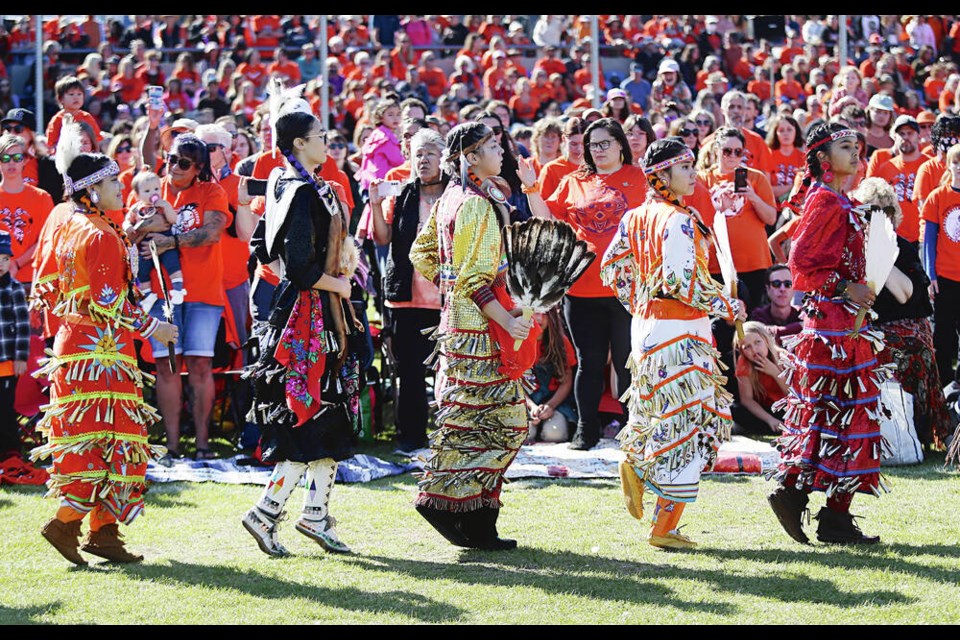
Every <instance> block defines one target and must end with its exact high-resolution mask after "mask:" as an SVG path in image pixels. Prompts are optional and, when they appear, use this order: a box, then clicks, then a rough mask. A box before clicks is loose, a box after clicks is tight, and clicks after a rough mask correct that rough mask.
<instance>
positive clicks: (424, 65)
mask: <svg viewBox="0 0 960 640" xmlns="http://www.w3.org/2000/svg"><path fill="white" fill-rule="evenodd" d="M420 80H422V81H423V83H424V84H425V85H427V93H428V94H430V97H431V98H432V99H434V100H436V99H438V98H439V97H440V96H442V95H443V94H444V93H446V91H447V75H446V74H445V73H444V72H443V69H441V68H440V67H438V66H437V56H436V54H435V53H433V52H432V51H426V52H424V54H423V55H422V56H421V57H420Z"/></svg>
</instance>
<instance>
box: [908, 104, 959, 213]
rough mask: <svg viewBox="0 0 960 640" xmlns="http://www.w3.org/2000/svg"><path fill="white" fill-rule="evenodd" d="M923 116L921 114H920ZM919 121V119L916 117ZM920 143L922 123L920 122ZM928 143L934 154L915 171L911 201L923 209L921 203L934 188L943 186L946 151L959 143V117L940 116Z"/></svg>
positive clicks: (945, 169) (945, 171)
mask: <svg viewBox="0 0 960 640" xmlns="http://www.w3.org/2000/svg"><path fill="white" fill-rule="evenodd" d="M920 115H921V116H923V114H920ZM917 122H920V119H919V118H918V119H917ZM920 129H921V133H920V135H921V144H922V136H923V131H922V130H923V124H922V123H921V124H920ZM930 143H931V145H932V148H933V150H934V151H935V152H936V156H935V157H934V158H931V159H930V160H927V161H926V162H924V163H923V164H922V165H921V166H920V170H919V171H918V172H917V185H916V187H915V188H914V190H913V201H914V202H915V203H916V205H917V207H919V209H920V211H923V203H924V201H925V200H926V199H927V196H929V195H930V194H931V193H933V191H934V189H936V188H938V187H941V186H943V184H944V181H945V178H946V177H947V159H946V158H947V152H948V151H950V149H951V148H953V146H954V145H956V144H958V143H960V117H957V116H948V115H943V116H940V118H938V119H937V120H936V123H935V124H934V125H933V129H932V131H931V134H930Z"/></svg>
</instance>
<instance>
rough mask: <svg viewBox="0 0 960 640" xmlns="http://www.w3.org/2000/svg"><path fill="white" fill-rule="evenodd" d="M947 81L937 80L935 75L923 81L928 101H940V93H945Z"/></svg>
mask: <svg viewBox="0 0 960 640" xmlns="http://www.w3.org/2000/svg"><path fill="white" fill-rule="evenodd" d="M946 86H947V82H946V81H945V80H937V79H936V78H934V77H932V76H931V77H929V78H927V81H926V82H924V83H923V93H924V96H925V97H926V99H927V102H928V103H938V102H939V100H940V94H941V93H943V90H944V88H946Z"/></svg>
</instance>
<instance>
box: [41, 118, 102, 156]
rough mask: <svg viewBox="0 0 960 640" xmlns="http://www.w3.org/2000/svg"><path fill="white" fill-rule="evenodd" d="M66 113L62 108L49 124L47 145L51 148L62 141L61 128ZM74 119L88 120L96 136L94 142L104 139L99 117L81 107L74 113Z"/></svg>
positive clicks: (79, 120)
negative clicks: (98, 120)
mask: <svg viewBox="0 0 960 640" xmlns="http://www.w3.org/2000/svg"><path fill="white" fill-rule="evenodd" d="M64 115H66V111H64V110H63V109H61V110H60V111H57V113H56V115H55V116H53V119H51V120H50V124H48V125H47V146H48V147H50V149H51V150H52V149H56V147H57V143H58V142H60V130H61V129H62V128H63V117H64ZM73 119H74V120H75V121H77V122H86V123H87V124H88V125H90V126H91V127H92V128H93V133H94V134H95V136H96V140H94V142H100V140H101V139H103V134H102V133H100V124H99V123H98V122H97V119H96V118H94V117H93V116H92V115H90V114H89V113H87V112H86V111H84V110H83V109H80V110H79V111H77V112H76V113H74V114H73Z"/></svg>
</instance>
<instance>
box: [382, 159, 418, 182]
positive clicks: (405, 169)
mask: <svg viewBox="0 0 960 640" xmlns="http://www.w3.org/2000/svg"><path fill="white" fill-rule="evenodd" d="M411 175H413V169H412V168H411V167H410V161H409V160H408V161H407V162H404V163H403V164H402V165H400V166H399V167H394V168H393V169H390V171H387V175H386V176H384V180H396V181H397V182H406V181H407V180H409V179H410V176H411Z"/></svg>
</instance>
